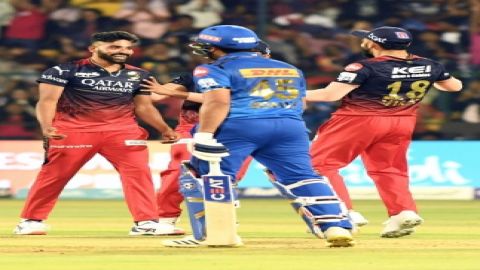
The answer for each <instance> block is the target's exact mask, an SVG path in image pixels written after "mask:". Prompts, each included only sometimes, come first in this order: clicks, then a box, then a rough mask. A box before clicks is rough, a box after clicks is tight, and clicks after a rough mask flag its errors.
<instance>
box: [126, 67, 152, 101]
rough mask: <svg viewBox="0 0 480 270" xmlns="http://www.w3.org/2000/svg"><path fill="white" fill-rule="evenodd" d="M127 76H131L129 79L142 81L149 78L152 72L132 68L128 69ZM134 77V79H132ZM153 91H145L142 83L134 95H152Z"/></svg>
mask: <svg viewBox="0 0 480 270" xmlns="http://www.w3.org/2000/svg"><path fill="white" fill-rule="evenodd" d="M127 76H128V77H129V78H130V79H128V80H135V81H137V80H138V81H140V82H142V81H143V80H145V79H148V78H149V77H150V76H152V74H151V73H150V72H147V71H145V70H141V71H139V70H130V71H127ZM138 77H140V79H138ZM132 78H134V79H132ZM151 94H152V93H151V92H150V91H145V90H143V89H142V88H141V86H140V84H138V87H137V88H136V89H135V90H134V91H133V96H136V95H143V96H150V95H151Z"/></svg>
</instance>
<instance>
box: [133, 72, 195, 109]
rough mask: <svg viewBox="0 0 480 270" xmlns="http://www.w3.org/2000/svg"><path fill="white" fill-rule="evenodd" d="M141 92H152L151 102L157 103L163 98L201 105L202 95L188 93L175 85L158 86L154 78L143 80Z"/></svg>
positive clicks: (180, 86)
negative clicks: (167, 97)
mask: <svg viewBox="0 0 480 270" xmlns="http://www.w3.org/2000/svg"><path fill="white" fill-rule="evenodd" d="M141 86H142V90H144V91H149V92H152V93H153V94H154V95H152V101H153V102H158V101H160V100H162V99H163V98H164V96H169V97H175V98H180V99H186V100H189V101H193V102H198V103H202V102H203V94H202V93H193V92H188V89H187V88H186V87H185V86H183V85H181V84H176V83H166V84H160V83H159V82H158V81H157V80H156V79H155V78H154V77H150V78H148V79H145V80H143V82H142V84H141Z"/></svg>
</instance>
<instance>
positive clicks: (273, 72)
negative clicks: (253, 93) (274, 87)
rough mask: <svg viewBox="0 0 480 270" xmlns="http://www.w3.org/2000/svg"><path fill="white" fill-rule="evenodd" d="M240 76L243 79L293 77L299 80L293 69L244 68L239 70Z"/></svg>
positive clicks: (296, 71) (298, 75) (296, 72)
mask: <svg viewBox="0 0 480 270" xmlns="http://www.w3.org/2000/svg"><path fill="white" fill-rule="evenodd" d="M240 74H241V75H242V77H244V78H257V77H293V78H299V77H300V74H299V73H298V70H296V69H293V68H246V69H240Z"/></svg>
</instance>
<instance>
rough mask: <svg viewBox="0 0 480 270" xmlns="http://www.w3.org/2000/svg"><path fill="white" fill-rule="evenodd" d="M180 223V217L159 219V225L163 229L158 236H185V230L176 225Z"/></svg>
mask: <svg viewBox="0 0 480 270" xmlns="http://www.w3.org/2000/svg"><path fill="white" fill-rule="evenodd" d="M177 222H178V217H170V218H159V219H158V224H159V225H160V226H162V227H163V229H162V230H161V231H160V233H158V234H156V235H159V236H162V235H185V230H183V229H182V228H178V227H176V226H175V225H176V224H177Z"/></svg>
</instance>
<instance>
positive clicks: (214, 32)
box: [190, 25, 259, 55]
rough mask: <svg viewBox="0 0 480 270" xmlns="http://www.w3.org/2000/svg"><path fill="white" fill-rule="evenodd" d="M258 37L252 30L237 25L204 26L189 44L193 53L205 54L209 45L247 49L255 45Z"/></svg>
mask: <svg viewBox="0 0 480 270" xmlns="http://www.w3.org/2000/svg"><path fill="white" fill-rule="evenodd" d="M258 42H259V38H258V36H257V34H255V32H253V31H252V30H250V29H248V28H245V27H242V26H238V25H216V26H211V27H208V28H205V29H204V30H202V31H201V32H200V34H198V37H197V38H196V40H195V41H194V42H193V43H191V44H190V47H191V48H193V52H194V53H195V54H200V55H205V54H206V52H207V51H208V49H209V48H210V47H219V48H222V49H231V50H249V49H253V48H255V47H257V45H258Z"/></svg>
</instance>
